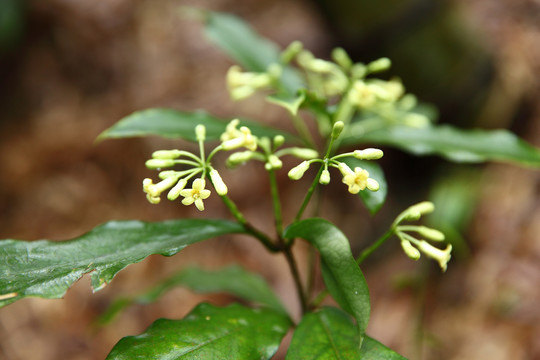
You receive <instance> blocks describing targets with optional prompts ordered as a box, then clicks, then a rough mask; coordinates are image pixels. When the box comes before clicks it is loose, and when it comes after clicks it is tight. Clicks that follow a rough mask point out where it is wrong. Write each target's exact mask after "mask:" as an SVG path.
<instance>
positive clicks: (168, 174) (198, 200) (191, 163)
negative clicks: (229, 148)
mask: <svg viewBox="0 0 540 360" xmlns="http://www.w3.org/2000/svg"><path fill="white" fill-rule="evenodd" d="M195 135H196V138H197V141H198V142H199V145H200V146H199V148H200V155H196V154H193V153H191V152H189V151H184V150H178V149H174V150H159V151H155V152H154V153H153V154H152V159H150V160H148V161H146V167H147V168H149V169H154V170H158V171H159V178H160V179H161V181H160V182H158V183H156V184H154V183H153V181H152V179H150V178H146V179H144V180H143V191H144V192H145V193H146V198H147V199H148V201H149V202H150V203H151V204H158V203H159V202H160V200H161V198H160V196H161V194H162V193H163V192H165V191H167V190H168V193H167V199H169V200H171V201H174V200H176V199H177V198H178V197H180V196H182V197H183V200H182V204H184V205H186V206H188V205H191V204H195V207H196V208H197V209H198V210H200V211H203V210H204V202H203V200H205V199H207V198H208V197H209V196H210V194H211V191H210V190H208V189H206V176H208V177H209V178H210V181H211V182H212V184H213V185H214V188H215V190H216V193H217V194H218V195H220V196H224V195H226V194H227V191H228V189H227V185H225V183H224V182H223V179H222V178H221V176H220V175H219V173H218V171H217V170H216V169H214V168H213V167H212V165H211V163H210V159H211V157H212V156H213V153H212V154H211V155H210V156H209V157H208V158H205V156H204V140H205V138H206V128H205V127H204V125H197V126H196V127H195ZM215 150H217V148H216V149H215ZM175 166H182V167H184V168H185V167H187V169H184V170H172V169H169V168H172V167H175ZM162 169H167V170H162ZM197 175H199V176H198V177H197V178H196V179H194V180H193V181H192V184H191V188H186V186H187V185H188V182H189V181H190V180H191V179H192V178H193V177H195V176H197Z"/></svg>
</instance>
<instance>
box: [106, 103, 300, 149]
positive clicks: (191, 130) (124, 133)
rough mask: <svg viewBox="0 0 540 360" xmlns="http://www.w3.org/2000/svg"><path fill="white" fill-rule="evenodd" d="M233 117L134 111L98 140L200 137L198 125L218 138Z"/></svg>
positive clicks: (255, 128)
mask: <svg viewBox="0 0 540 360" xmlns="http://www.w3.org/2000/svg"><path fill="white" fill-rule="evenodd" d="M228 123H229V121H226V120H222V119H219V118H217V117H214V116H212V115H210V114H208V113H206V112H204V111H195V112H182V111H178V110H173V109H147V110H142V111H137V112H134V113H133V114H131V115H128V116H126V117H124V118H123V119H121V120H120V121H118V122H117V123H116V124H114V125H113V126H111V127H110V128H109V129H107V130H105V131H104V132H102V133H101V134H100V135H99V136H98V140H103V139H108V138H126V137H136V136H149V135H158V136H162V137H165V138H171V139H177V138H180V139H185V140H190V141H197V138H196V137H195V127H196V126H197V125H199V124H202V125H204V126H205V127H206V139H208V140H218V139H219V137H220V136H221V134H222V133H223V132H224V131H225V128H226V126H227V124H228ZM240 124H241V125H245V126H247V127H249V128H250V129H251V131H252V133H253V134H255V135H257V136H268V137H274V136H276V135H283V136H285V138H286V139H288V140H289V141H293V142H298V140H297V139H296V138H295V137H294V136H293V135H291V134H288V133H285V132H283V131H280V130H277V129H272V128H269V127H265V126H262V125H259V124H257V123H255V122H251V121H248V120H241V122H240Z"/></svg>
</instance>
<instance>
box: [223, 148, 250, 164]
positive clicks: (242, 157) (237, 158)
mask: <svg viewBox="0 0 540 360" xmlns="http://www.w3.org/2000/svg"><path fill="white" fill-rule="evenodd" d="M253 155H254V152H253V151H249V150H246V151H239V152H235V153H232V154H231V155H230V156H229V157H228V158H227V166H229V167H234V166H237V165H240V164H243V163H245V162H246V161H248V160H250V159H251V158H252V157H253Z"/></svg>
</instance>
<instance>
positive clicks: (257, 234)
mask: <svg viewBox="0 0 540 360" xmlns="http://www.w3.org/2000/svg"><path fill="white" fill-rule="evenodd" d="M221 200H223V202H224V203H225V206H227V208H228V209H229V211H230V212H231V214H232V215H233V216H234V218H235V219H236V221H238V222H239V223H240V224H242V226H244V229H246V231H247V232H248V233H249V234H251V235H253V236H254V237H255V238H256V239H257V240H259V241H260V242H261V244H263V245H264V247H266V248H267V249H268V251H270V252H273V253H275V252H278V251H280V250H281V247H280V246H276V244H274V243H273V242H272V240H271V239H270V238H269V237H268V236H267V235H266V234H264V233H263V232H261V231H260V230H258V229H256V228H255V227H253V225H251V224H250V223H249V222H248V221H247V220H246V218H245V217H244V215H242V213H241V212H240V210H238V207H236V204H235V203H234V202H233V201H232V200H231V199H230V198H229V197H228V196H227V195H223V196H221Z"/></svg>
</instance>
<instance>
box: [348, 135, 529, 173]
mask: <svg viewBox="0 0 540 360" xmlns="http://www.w3.org/2000/svg"><path fill="white" fill-rule="evenodd" d="M343 141H344V143H348V144H353V143H372V144H377V145H390V146H395V147H397V148H400V149H403V150H406V151H409V152H411V153H413V154H417V155H429V154H434V155H440V156H443V157H445V158H447V159H449V160H452V161H455V162H471V163H474V162H482V161H489V160H495V161H504V162H511V163H518V164H523V165H531V166H537V167H538V166H540V149H538V148H535V147H533V146H531V145H529V144H528V143H526V142H525V141H523V140H521V139H520V138H518V137H517V136H516V135H514V134H513V133H511V132H509V131H506V130H480V129H474V130H463V129H457V128H455V127H452V126H449V125H441V126H429V127H425V128H411V127H406V126H393V127H388V128H382V129H378V130H374V131H368V132H366V133H359V134H357V135H355V131H354V125H353V126H352V130H351V133H350V134H348V136H347V137H346V138H344V140H343Z"/></svg>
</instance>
